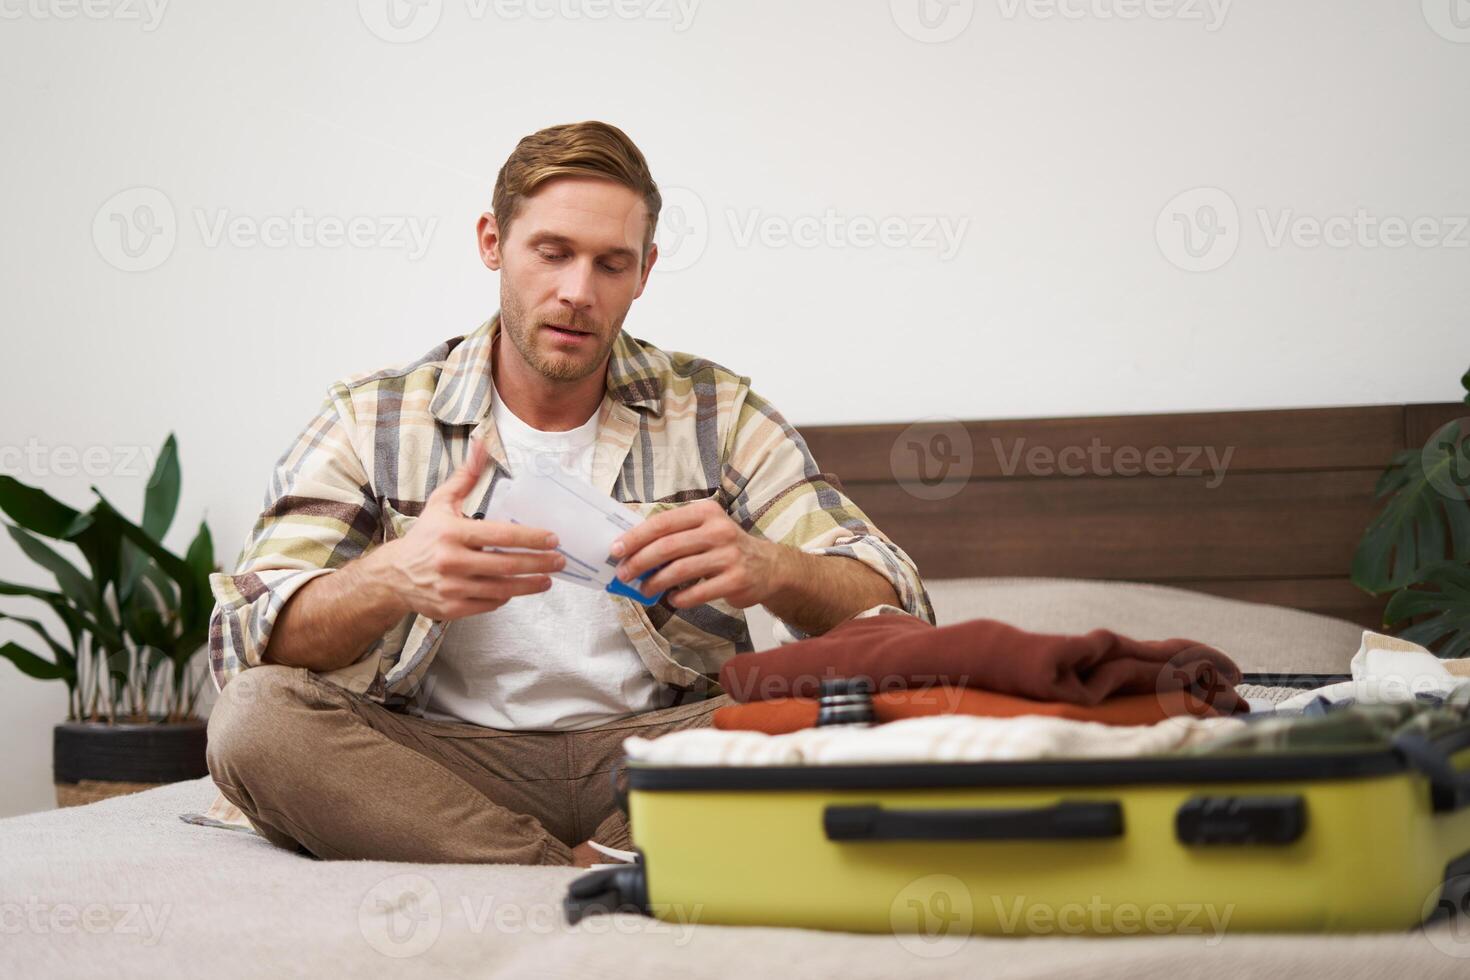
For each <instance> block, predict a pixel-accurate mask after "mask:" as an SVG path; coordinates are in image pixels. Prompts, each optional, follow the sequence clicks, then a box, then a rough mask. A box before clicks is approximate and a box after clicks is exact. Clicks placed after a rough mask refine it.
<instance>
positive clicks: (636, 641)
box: [209, 316, 934, 713]
mask: <svg viewBox="0 0 1470 980" xmlns="http://www.w3.org/2000/svg"><path fill="white" fill-rule="evenodd" d="M498 328H499V317H498V316H496V317H494V318H492V319H491V320H490V321H489V322H487V323H485V324H484V325H482V326H481V327H480V328H479V329H478V330H476V331H475V332H473V333H471V334H469V335H468V336H466V337H459V338H455V339H454V340H450V341H448V342H446V343H443V344H440V345H439V346H438V347H436V348H434V349H433V350H432V351H430V352H429V353H428V354H427V355H425V356H424V357H422V358H420V359H419V360H417V361H415V362H413V363H412V364H409V365H407V366H405V367H401V368H397V369H393V370H388V371H381V372H378V373H376V374H370V375H364V376H359V377H355V378H351V379H349V380H347V381H343V382H340V383H338V384H336V385H333V386H332V388H331V389H330V391H329V392H328V394H327V398H326V401H325V403H324V404H323V405H322V408H321V411H320V413H319V414H318V415H317V417H316V419H315V420H313V421H312V422H311V424H309V425H308V426H307V427H306V430H305V431H304V432H303V433H302V434H301V436H300V438H299V439H297V441H296V444H295V445H293V446H292V447H291V448H290V449H289V450H287V452H286V454H285V455H284V456H282V457H281V459H280V461H279V462H278V463H277V465H276V469H275V473H274V475H273V477H272V479H271V483H270V489H269V491H268V493H267V494H266V500H265V509H264V511H263V512H262V513H261V515H260V518H259V519H258V521H257V522H256V525H255V529H254V531H253V532H252V533H251V535H250V539H249V541H248V543H247V544H246V546H245V550H244V553H243V554H242V555H241V558H240V563H239V567H238V569H237V570H236V572H235V573H234V574H233V575H224V574H216V575H214V576H213V577H212V578H211V579H210V586H211V588H212V590H213V592H214V597H215V600H216V602H217V605H216V607H215V610H214V614H213V616H212V618H211V620H210V630H209V663H210V670H211V672H212V673H213V676H214V681H215V684H216V685H217V686H218V687H221V688H222V687H223V686H224V685H225V684H226V683H227V682H228V681H229V680H230V678H232V677H234V676H235V675H236V674H238V673H239V672H241V671H242V670H245V669H247V668H249V667H254V666H257V665H259V664H260V663H261V655H262V653H263V652H264V651H265V649H266V644H267V643H268V642H269V641H270V634H271V627H272V626H273V625H274V623H275V621H276V617H277V616H278V615H279V614H280V611H281V609H282V608H283V607H284V606H285V604H286V602H287V600H289V599H290V598H291V596H292V594H293V593H295V591H296V590H297V589H299V588H301V586H303V585H305V584H306V583H307V582H309V581H311V580H312V579H313V578H315V577H317V576H318V575H328V574H331V573H332V572H333V571H334V570H336V569H338V568H341V567H342V566H343V565H344V564H345V563H347V562H349V561H351V560H352V559H354V558H356V557H357V556H359V555H361V554H362V553H363V552H365V551H366V550H368V549H369V548H371V547H373V546H374V545H376V544H380V543H382V542H384V541H391V540H393V539H395V538H398V537H401V536H403V535H404V534H406V533H407V531H408V529H409V528H410V527H411V526H412V524H413V522H414V520H415V519H416V518H417V517H418V515H419V514H420V513H421V512H422V510H423V507H424V502H425V501H426V500H427V499H428V497H429V495H430V494H431V493H433V491H434V488H435V487H436V486H438V485H439V483H440V481H442V480H444V479H445V478H446V477H447V476H448V475H449V474H450V473H451V472H453V470H454V469H455V468H456V467H458V466H459V465H460V463H462V462H463V461H464V459H465V457H466V455H467V454H468V449H469V445H470V440H471V439H481V440H483V441H484V442H485V446H486V449H487V450H488V451H489V456H490V463H489V465H487V466H486V468H485V473H484V474H482V476H481V479H480V482H479V484H477V486H476V487H475V488H474V490H473V491H472V492H471V493H470V495H469V497H468V498H467V502H466V508H465V509H466V513H474V512H476V511H483V510H484V509H485V503H486V502H487V501H488V500H489V497H490V494H491V493H492V492H493V491H494V487H495V482H496V480H497V479H499V478H500V477H501V475H502V474H503V473H510V469H509V467H508V465H507V461H506V456H505V452H504V449H503V447H502V445H501V442H500V438H499V435H498V434H497V432H496V430H495V423H494V421H493V418H492V416H491V412H490V400H491V393H490V356H491V344H492V341H493V340H494V337H495V334H496V332H497V330H498ZM592 482H593V484H594V485H595V486H596V487H597V488H598V489H599V490H601V491H602V492H604V493H609V494H611V495H612V496H613V497H614V498H616V499H617V500H619V501H621V502H623V503H625V504H626V505H627V506H628V507H630V508H632V509H633V510H634V511H636V512H638V513H639V514H641V515H644V516H647V515H650V514H654V513H657V512H659V511H661V510H664V509H666V508H669V507H676V506H678V505H680V504H683V503H687V502H689V501H693V500H703V499H705V498H708V497H713V498H714V499H716V500H718V501H719V502H720V504H721V505H722V506H723V507H724V508H725V510H726V512H727V513H729V515H730V516H731V517H732V518H733V519H734V520H735V521H736V522H738V523H739V524H740V526H741V527H742V528H744V529H745V530H746V531H748V532H750V533H752V534H757V535H760V536H762V537H764V538H767V539H769V540H773V541H779V542H781V543H783V544H786V545H789V546H791V547H795V548H799V549H801V550H802V551H806V552H810V553H812V554H818V555H843V556H845V557H848V558H852V559H854V560H856V561H860V562H862V563H863V564H865V565H867V566H868V567H870V568H873V569H875V570H877V571H878V573H879V574H881V575H882V576H883V577H884V578H886V579H887V580H888V581H889V582H891V583H892V584H893V588H894V590H895V592H897V594H898V599H899V602H900V604H901V605H902V607H903V609H904V611H906V612H909V613H912V614H913V615H915V616H920V617H923V618H925V619H927V620H929V621H931V622H932V621H933V619H934V612H933V609H932V607H931V606H930V603H929V596H928V594H927V592H926V591H925V589H924V586H923V583H922V582H921V581H920V579H919V573H918V570H917V569H916V568H915V567H914V564H913V562H912V561H911V560H910V559H909V557H908V556H907V555H906V554H904V552H903V551H902V550H900V549H899V548H898V547H897V546H896V545H894V544H893V543H892V542H891V541H889V540H888V539H887V538H886V537H885V536H884V535H883V534H882V533H881V532H880V531H879V530H878V529H877V528H875V527H873V526H872V524H871V523H870V522H869V521H868V519H867V518H866V517H865V516H864V514H863V513H862V511H861V510H859V509H858V508H857V506H856V505H854V504H853V502H852V501H851V500H849V499H848V498H847V497H846V496H845V495H844V494H843V493H842V491H841V489H840V488H839V485H838V481H837V479H836V478H835V477H833V476H831V475H830V474H825V473H822V472H821V471H820V470H818V469H817V464H816V462H815V461H813V459H812V457H811V454H810V453H809V452H808V451H807V447H806V443H805V441H804V440H803V439H802V438H801V435H800V434H799V433H797V431H796V430H795V429H793V428H792V427H791V426H790V425H789V424H788V423H787V422H786V420H785V419H784V418H783V417H782V416H781V414H780V413H779V412H777V411H776V410H775V408H773V407H772V406H771V405H770V403H769V402H767V401H765V400H764V399H763V398H761V397H760V396H759V395H757V394H756V393H755V392H753V391H752V390H751V389H750V379H749V378H746V377H742V376H740V375H737V374H735V373H734V372H732V371H729V370H727V369H725V368H723V367H721V366H719V365H718V364H715V363H713V362H711V361H707V360H704V359H702V358H697V357H693V356H691V355H688V354H682V353H675V352H665V351H662V350H659V349H658V348H656V347H654V346H653V345H652V344H649V343H646V342H644V341H641V340H638V339H636V338H633V337H630V336H629V335H628V334H627V333H626V332H625V331H620V332H619V334H618V337H617V339H616V340H615V341H614V343H613V349H612V353H611V357H610V359H609V362H608V370H607V394H606V395H605V396H604V397H603V399H602V404H601V406H600V407H599V409H598V435H597V442H596V445H595V447H594V449H593V467H592ZM475 501H478V502H479V503H478V504H475V503H474V502H475ZM615 599H616V603H617V608H618V617H619V620H620V622H621V625H622V627H623V630H624V631H625V632H626V633H627V635H628V639H629V640H630V641H631V642H632V644H633V646H634V648H635V649H636V650H637V651H638V654H639V656H640V657H641V658H642V660H643V662H644V664H645V665H647V667H648V669H649V671H650V672H651V673H652V674H653V676H654V677H655V678H656V679H657V680H658V681H660V682H661V683H663V684H666V685H668V686H669V687H671V688H674V689H676V690H677V691H678V692H680V693H679V697H680V698H681V699H682V698H683V697H684V696H687V695H689V694H691V693H692V694H693V695H694V696H699V697H708V696H713V695H714V694H718V693H719V692H720V688H719V685H718V683H717V682H716V681H715V680H714V678H715V676H716V675H718V673H719V670H720V666H721V665H722V664H723V663H724V662H725V661H726V660H727V659H728V658H730V657H731V656H733V655H734V654H736V653H740V652H744V651H748V650H750V649H751V641H750V631H749V629H748V628H747V626H746V621H745V614H744V612H743V611H742V610H740V609H737V608H735V607H734V606H731V605H730V604H728V603H726V602H724V601H716V602H711V603H707V604H705V605H701V606H697V607H694V608H690V609H675V608H673V607H671V606H670V605H669V604H668V602H667V601H666V600H660V601H659V602H658V603H657V604H656V605H653V606H651V607H644V606H643V605H641V604H639V603H637V602H634V601H632V600H631V599H627V598H622V597H615ZM513 601H514V600H513ZM445 626H446V623H445V622H443V621H436V620H433V619H431V618H429V617H427V616H420V615H412V614H411V615H409V616H406V617H405V618H404V619H403V620H402V621H401V622H399V623H398V624H397V625H396V626H394V627H393V628H392V629H390V630H389V631H388V632H387V633H386V634H385V635H384V636H383V637H382V639H380V640H379V641H378V642H377V643H376V644H374V645H373V647H372V648H371V649H369V650H368V651H367V653H365V654H364V655H363V656H362V657H360V658H359V659H358V660H357V661H356V662H355V663H353V664H350V665H348V666H346V667H342V668H339V669H337V670H333V671H330V672H326V673H324V674H323V676H324V677H326V678H327V679H329V680H331V681H333V682H334V683H336V684H339V685H340V686H342V687H345V688H347V689H349V690H353V691H356V692H358V693H361V694H364V695H365V696H367V697H368V698H370V699H371V700H374V701H378V702H380V703H388V704H395V705H403V706H404V707H405V708H406V709H407V710H410V711H411V712H413V713H420V712H421V711H422V704H421V703H416V702H419V701H421V698H420V697H418V695H419V693H420V687H419V685H420V682H421V680H422V679H423V677H424V676H425V674H426V673H427V671H428V668H429V664H430V662H431V661H432V660H433V657H434V653H435V651H436V650H437V649H438V647H439V642H440V639H441V638H442V637H443V635H444V629H445ZM805 635H806V634H804V633H802V632H801V631H800V630H798V629H797V628H795V627H794V626H792V625H791V624H788V623H783V622H781V621H780V620H777V626H776V638H777V640H778V641H779V642H783V643H786V642H791V641H793V640H797V639H800V638H802V637H804V636H805Z"/></svg>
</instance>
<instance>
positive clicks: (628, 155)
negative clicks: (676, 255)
mask: <svg viewBox="0 0 1470 980" xmlns="http://www.w3.org/2000/svg"><path fill="white" fill-rule="evenodd" d="M557 177H600V178H602V179H604V180H611V181H615V182H617V183H619V184H622V185H623V186H624V187H627V188H629V189H630V190H632V191H634V192H635V193H637V194H638V195H639V196H641V197H642V198H643V201H644V203H645V204H646V205H647V207H648V227H647V228H646V229H645V230H644V234H643V259H644V261H647V259H648V250H649V248H651V247H652V246H653V233H654V229H655V228H657V226H658V213H659V209H660V208H662V207H663V197H662V196H661V195H660V194H659V192H658V185H657V184H656V183H654V182H653V175H652V174H651V173H649V171H648V161H647V160H645V159H644V158H643V152H642V151H641V150H639V149H638V147H637V146H636V145H634V143H633V141H632V140H630V139H629V138H628V135H627V134H626V133H624V132H623V131H622V130H621V129H619V128H618V127H616V126H613V125H610V124H608V123H605V122H598V121H597V120H588V121H586V122H579V123H566V124H564V125H561V126H551V127H548V128H546V129H543V130H540V131H539V132H535V133H532V134H531V135H530V136H527V137H524V138H523V139H522V140H521V141H520V142H519V143H517V144H516V148H515V149H514V150H513V151H512V152H511V154H510V156H509V157H508V158H507V159H506V161H505V165H504V166H502V167H501V168H500V173H499V174H498V175H497V176H496V178H495V194H494V197H493V198H492V201H491V208H493V210H494V213H495V221H496V224H497V225H498V226H499V229H500V237H501V240H504V239H505V238H506V236H508V235H509V234H510V226H511V223H512V222H513V221H515V218H516V213H517V211H519V209H520V205H521V199H522V198H525V197H528V196H530V195H531V194H534V193H535V192H536V189H537V188H538V187H540V186H541V185H542V184H544V183H546V182H547V181H548V180H553V179H555V178H557Z"/></svg>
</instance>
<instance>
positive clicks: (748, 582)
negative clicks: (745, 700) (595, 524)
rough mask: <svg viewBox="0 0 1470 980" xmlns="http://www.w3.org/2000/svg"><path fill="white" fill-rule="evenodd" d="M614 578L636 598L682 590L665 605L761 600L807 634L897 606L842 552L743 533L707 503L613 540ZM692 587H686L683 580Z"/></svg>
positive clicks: (882, 585) (882, 583)
mask: <svg viewBox="0 0 1470 980" xmlns="http://www.w3.org/2000/svg"><path fill="white" fill-rule="evenodd" d="M613 557H614V558H621V559H622V560H621V562H619V564H618V577H619V578H620V579H622V580H623V581H624V582H632V581H633V580H635V579H636V578H638V576H640V575H642V574H643V573H644V572H646V571H648V570H649V569H650V568H658V567H659V566H660V565H664V564H665V563H667V565H666V567H664V568H661V569H659V570H658V571H657V572H655V573H654V574H652V575H650V576H649V577H648V579H647V580H646V581H644V582H641V583H639V585H638V588H639V589H641V590H642V592H643V594H644V595H656V594H657V593H658V592H659V591H660V590H661V589H672V588H675V587H677V586H680V585H683V586H684V587H683V588H681V589H679V590H678V591H676V592H673V593H670V595H669V596H668V600H667V601H668V603H669V605H671V606H673V607H674V608H675V609H687V608H688V607H690V606H697V605H700V604H701V603H706V602H714V601H715V600H716V599H723V600H725V601H726V602H728V603H730V605H732V606H734V607H735V608H737V609H747V608H749V607H750V606H754V605H762V606H765V607H766V609H767V610H769V611H770V613H771V615H773V616H775V617H777V618H778V619H781V620H784V621H785V622H787V623H790V624H791V625H793V626H796V627H797V628H798V629H801V630H804V631H806V632H808V633H822V632H825V631H826V630H828V629H830V628H831V627H833V626H835V625H837V624H838V623H840V622H842V621H843V620H844V619H847V618H848V617H850V616H854V615H856V614H857V613H859V612H861V611H863V610H864V609H868V608H870V607H872V606H876V605H879V604H880V603H885V602H887V603H897V602H898V601H899V600H898V593H897V592H896V590H895V589H894V587H893V584H892V583H891V582H889V581H888V579H887V578H885V577H884V576H882V575H880V574H879V573H878V572H876V571H874V570H873V569H871V568H869V567H868V566H867V565H864V564H863V563H862V562H860V561H855V560H853V559H851V558H848V557H845V556H843V555H810V554H807V553H806V552H804V551H800V550H798V549H796V548H791V547H787V546H786V545H783V544H779V543H777V542H775V541H768V540H766V539H765V538H759V537H756V536H755V535H753V534H750V533H748V532H746V531H745V530H744V529H743V528H742V527H740V525H738V524H736V523H735V521H733V520H732V519H731V518H730V515H729V514H726V513H725V511H724V509H723V508H722V507H720V505H719V504H717V503H715V502H714V501H713V500H701V501H698V502H697V503H692V504H685V505H684V506H682V507H675V508H673V509H672V510H667V511H664V512H663V513H662V514H656V515H654V516H653V517H650V518H649V519H648V520H646V521H644V522H643V523H642V524H639V525H638V526H637V527H635V528H633V530H631V531H629V532H627V533H626V534H624V535H622V536H621V537H620V538H618V539H617V540H616V541H614V542H613ZM691 582H692V583H693V584H686V583H691Z"/></svg>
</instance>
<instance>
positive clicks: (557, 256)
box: [541, 249, 567, 262]
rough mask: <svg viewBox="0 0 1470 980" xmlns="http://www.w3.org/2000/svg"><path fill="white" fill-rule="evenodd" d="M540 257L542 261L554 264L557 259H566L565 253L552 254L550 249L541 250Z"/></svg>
mask: <svg viewBox="0 0 1470 980" xmlns="http://www.w3.org/2000/svg"><path fill="white" fill-rule="evenodd" d="M541 257H542V258H543V259H546V260H547V261H550V262H554V261H556V260H557V259H564V258H566V257H567V255H566V253H565V252H554V251H551V250H550V249H542V250H541Z"/></svg>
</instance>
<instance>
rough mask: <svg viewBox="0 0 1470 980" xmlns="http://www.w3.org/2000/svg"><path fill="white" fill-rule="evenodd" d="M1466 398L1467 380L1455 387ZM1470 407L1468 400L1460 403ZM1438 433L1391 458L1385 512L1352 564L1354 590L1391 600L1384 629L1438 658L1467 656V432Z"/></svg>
mask: <svg viewBox="0 0 1470 980" xmlns="http://www.w3.org/2000/svg"><path fill="white" fill-rule="evenodd" d="M1460 380H1461V383H1462V384H1463V385H1464V387H1465V390H1466V391H1467V392H1470V372H1466V374H1465V376H1464V377H1463V378H1461V379H1460ZM1465 402H1466V404H1470V393H1467V394H1466V396H1465ZM1465 422H1466V420H1465V419H1457V420H1455V421H1453V422H1450V423H1448V424H1446V425H1444V426H1442V427H1441V428H1440V429H1439V430H1438V431H1436V432H1435V433H1434V434H1433V435H1432V436H1430V437H1429V441H1428V442H1427V443H1425V444H1424V446H1423V448H1421V449H1408V450H1405V451H1403V452H1401V453H1399V454H1398V455H1397V456H1395V457H1394V459H1393V462H1392V463H1391V464H1390V465H1389V467H1388V469H1387V470H1386V471H1385V472H1384V474H1383V476H1382V478H1380V479H1379V481H1378V488H1377V496H1378V497H1379V498H1380V499H1383V500H1384V501H1385V503H1384V507H1383V510H1382V511H1380V512H1379V514H1378V516H1377V518H1375V519H1374V521H1373V523H1372V524H1371V525H1369V527H1368V530H1367V531H1366V532H1365V533H1364V534H1363V539H1362V541H1361V542H1359V544H1358V550H1357V553H1356V554H1355V555H1354V556H1353V573H1352V574H1353V583H1354V584H1356V585H1357V586H1358V587H1359V588H1361V589H1363V590H1364V591H1366V592H1368V593H1370V594H1372V595H1384V594H1386V593H1392V596H1391V598H1390V599H1389V600H1388V605H1387V607H1386V608H1385V609H1384V611H1383V620H1384V625H1385V626H1389V627H1397V628H1399V635H1400V636H1402V637H1404V638H1405V639H1408V640H1412V641H1414V642H1415V643H1420V644H1423V645H1424V646H1426V647H1430V648H1431V649H1433V650H1434V652H1435V653H1436V654H1438V655H1439V656H1441V657H1446V658H1451V657H1466V656H1470V425H1466V424H1465Z"/></svg>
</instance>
